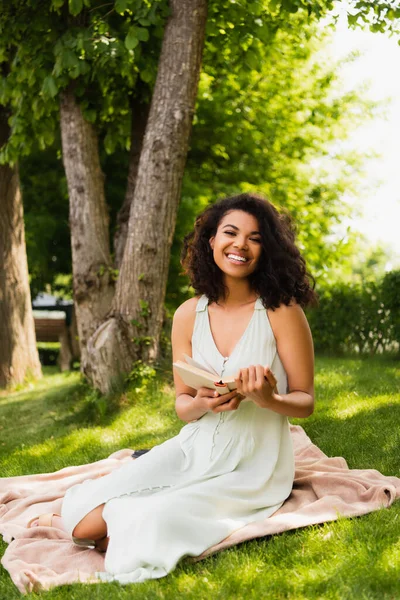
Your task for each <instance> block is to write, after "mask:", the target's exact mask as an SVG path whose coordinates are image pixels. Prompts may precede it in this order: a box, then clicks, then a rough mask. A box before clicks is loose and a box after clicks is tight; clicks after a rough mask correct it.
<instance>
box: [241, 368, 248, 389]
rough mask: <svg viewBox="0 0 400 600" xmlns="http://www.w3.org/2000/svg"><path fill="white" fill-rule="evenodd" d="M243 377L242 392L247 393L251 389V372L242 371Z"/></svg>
mask: <svg viewBox="0 0 400 600" xmlns="http://www.w3.org/2000/svg"><path fill="white" fill-rule="evenodd" d="M240 372H241V377H242V391H243V392H244V393H246V392H247V391H248V389H249V370H248V369H241V370H240Z"/></svg>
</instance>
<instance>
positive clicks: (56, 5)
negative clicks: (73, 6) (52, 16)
mask: <svg viewBox="0 0 400 600" xmlns="http://www.w3.org/2000/svg"><path fill="white" fill-rule="evenodd" d="M63 4H64V0H52V3H51V8H53V9H54V10H59V9H60V8H61V7H62V6H63Z"/></svg>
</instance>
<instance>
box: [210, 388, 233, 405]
mask: <svg viewBox="0 0 400 600" xmlns="http://www.w3.org/2000/svg"><path fill="white" fill-rule="evenodd" d="M236 394H237V392H236V390H232V391H231V392H228V393H226V394H220V395H218V397H217V398H212V400H211V405H212V406H213V407H216V406H220V405H222V404H226V403H227V402H229V401H230V400H232V398H234V396H236Z"/></svg>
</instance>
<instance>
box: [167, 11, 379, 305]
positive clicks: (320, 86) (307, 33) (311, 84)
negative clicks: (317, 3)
mask: <svg viewBox="0 0 400 600" xmlns="http://www.w3.org/2000/svg"><path fill="white" fill-rule="evenodd" d="M256 21H257V19H255V20H254V27H253V30H254V32H255V33H254V36H257V35H261V34H259V33H258V27H259V25H257V22H256ZM263 27H264V30H263V31H264V33H263V35H264V36H265V38H266V39H268V43H267V42H265V44H261V45H260V46H258V45H257V56H256V59H254V62H253V58H252V59H251V60H250V61H249V63H248V62H247V54H246V52H243V57H242V58H240V60H239V57H238V56H237V51H235V50H232V53H230V52H229V51H228V50H229V49H230V46H229V45H228V42H227V41H226V42H225V46H224V47H223V50H224V52H225V54H224V56H223V60H222V59H221V58H219V57H218V54H219V52H218V51H217V50H219V49H217V47H216V46H213V45H212V44H207V45H206V49H205V55H204V61H203V71H202V74H201V79H200V87H199V94H198V101H197V109H196V114H195V119H194V124H193V133H192V140H191V149H190V152H189V155H188V161H187V168H186V175H185V179H184V184H183V193H182V203H181V206H180V210H179V213H178V222H177V227H176V232H175V239H174V245H173V248H172V257H171V265H170V277H169V285H168V294H167V301H168V302H169V304H168V305H169V306H172V304H173V302H174V299H176V304H179V302H181V301H183V299H185V298H187V297H188V295H189V294H190V290H188V287H187V280H186V278H185V277H182V275H180V273H181V268H180V264H179V251H180V247H181V243H182V239H183V236H184V234H185V233H186V232H187V231H188V230H189V229H190V228H191V227H192V226H193V223H194V219H195V216H196V214H197V213H198V212H200V211H201V210H202V209H203V208H204V207H205V206H206V205H207V203H208V202H213V201H215V199H217V198H218V197H220V196H222V195H226V194H230V193H236V192H238V191H255V192H261V193H263V194H264V195H265V196H267V197H269V198H270V199H271V200H272V201H273V202H274V203H275V204H276V205H278V206H279V207H281V208H282V209H284V210H285V209H286V210H288V211H289V212H290V214H291V215H292V217H293V219H294V221H295V223H296V225H297V230H298V240H299V245H300V247H301V249H302V251H303V253H304V254H305V256H306V259H307V261H308V264H309V267H310V269H311V271H312V272H313V273H314V274H315V276H316V277H318V278H319V279H324V278H327V277H328V273H330V271H331V270H332V269H333V268H335V267H337V268H338V270H340V269H342V270H343V263H344V260H343V259H344V258H346V260H347V262H346V265H347V264H348V262H349V261H350V256H351V254H352V251H353V249H354V244H353V241H352V240H351V239H350V237H349V236H346V238H344V239H343V238H339V237H337V238H333V237H332V235H331V234H332V228H333V226H334V225H336V224H338V223H339V222H340V221H341V220H342V219H343V217H344V216H345V215H346V214H349V212H350V210H351V208H350V203H344V202H343V200H342V196H343V193H344V192H346V193H347V194H349V195H351V194H352V193H353V194H356V193H357V189H358V185H359V184H360V183H361V181H362V178H361V177H360V175H361V172H362V169H361V163H362V157H361V156H357V155H356V154H355V153H354V152H352V153H351V155H350V154H343V153H340V152H339V151H338V150H337V149H336V148H335V142H337V141H338V140H339V139H345V138H346V137H347V136H348V135H349V134H350V132H351V131H352V129H354V128H355V127H357V125H358V124H360V123H362V122H365V119H366V118H368V117H371V116H372V114H373V113H374V111H375V110H376V107H374V106H373V105H372V104H369V103H366V102H365V101H363V100H362V99H361V97H360V95H359V93H358V92H357V91H353V92H348V93H345V94H343V93H341V92H340V91H339V86H338V74H337V73H338V65H335V64H329V63H328V62H327V61H326V59H325V60H324V59H323V54H322V51H323V49H324V47H325V44H326V43H327V41H328V40H329V35H328V34H327V33H320V32H319V31H318V29H317V27H316V26H314V25H312V24H310V23H308V21H307V19H306V18H305V16H304V14H296V15H292V16H291V17H290V18H288V19H287V21H286V23H285V27H284V28H282V29H279V30H277V31H275V29H274V24H270V25H268V26H267V25H266V24H264V26H263ZM266 31H269V36H268V35H267V33H266ZM229 35H230V34H227V36H226V37H227V38H229ZM234 40H236V38H234ZM247 43H248V42H247ZM253 46H254V44H252V45H251V46H250V47H251V48H253ZM364 158H365V157H364Z"/></svg>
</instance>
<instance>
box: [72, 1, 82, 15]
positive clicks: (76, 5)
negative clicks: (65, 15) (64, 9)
mask: <svg viewBox="0 0 400 600" xmlns="http://www.w3.org/2000/svg"><path fill="white" fill-rule="evenodd" d="M68 8H69V12H70V13H71V15H73V16H74V17H76V15H79V13H80V12H81V10H82V8H83V0H68Z"/></svg>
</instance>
